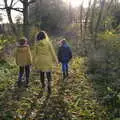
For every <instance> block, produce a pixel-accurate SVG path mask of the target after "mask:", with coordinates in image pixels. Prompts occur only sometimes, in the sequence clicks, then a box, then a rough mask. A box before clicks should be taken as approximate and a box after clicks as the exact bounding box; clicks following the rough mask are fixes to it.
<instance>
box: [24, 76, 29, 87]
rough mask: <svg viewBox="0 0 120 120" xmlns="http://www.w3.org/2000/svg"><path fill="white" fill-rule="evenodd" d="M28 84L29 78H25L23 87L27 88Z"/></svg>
mask: <svg viewBox="0 0 120 120" xmlns="http://www.w3.org/2000/svg"><path fill="white" fill-rule="evenodd" d="M28 83H29V78H26V81H25V87H28Z"/></svg>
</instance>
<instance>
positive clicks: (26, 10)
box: [23, 0, 29, 39]
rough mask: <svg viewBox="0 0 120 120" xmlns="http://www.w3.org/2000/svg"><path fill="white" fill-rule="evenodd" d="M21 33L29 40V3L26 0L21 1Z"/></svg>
mask: <svg viewBox="0 0 120 120" xmlns="http://www.w3.org/2000/svg"><path fill="white" fill-rule="evenodd" d="M23 33H24V36H25V37H26V38H27V39H29V3H28V0H24V1H23Z"/></svg>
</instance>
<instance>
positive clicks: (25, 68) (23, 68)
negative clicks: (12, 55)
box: [18, 65, 30, 84]
mask: <svg viewBox="0 0 120 120" xmlns="http://www.w3.org/2000/svg"><path fill="white" fill-rule="evenodd" d="M24 73H25V80H26V84H28V82H29V76H30V65H26V66H20V67H19V76H18V82H21V81H22V77H23V75H24Z"/></svg>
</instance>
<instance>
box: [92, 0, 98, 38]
mask: <svg viewBox="0 0 120 120" xmlns="http://www.w3.org/2000/svg"><path fill="white" fill-rule="evenodd" d="M96 3H97V0H94V3H93V7H92V14H91V20H90V22H91V24H90V33H91V35H92V36H93V33H94V24H93V23H94V17H95V7H96Z"/></svg>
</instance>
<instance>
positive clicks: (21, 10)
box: [0, 7, 23, 13]
mask: <svg viewBox="0 0 120 120" xmlns="http://www.w3.org/2000/svg"><path fill="white" fill-rule="evenodd" d="M6 9H11V10H15V11H18V12H22V13H23V8H13V7H4V8H0V10H6Z"/></svg>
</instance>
